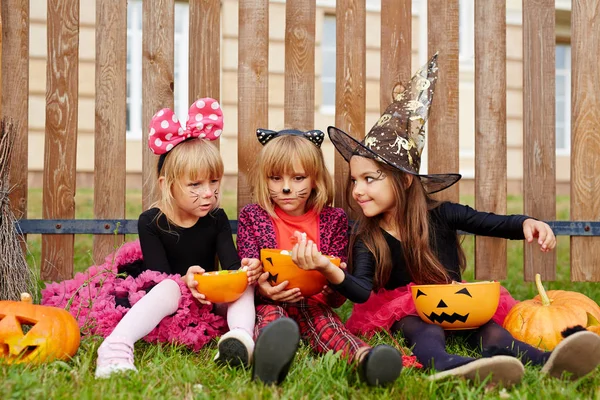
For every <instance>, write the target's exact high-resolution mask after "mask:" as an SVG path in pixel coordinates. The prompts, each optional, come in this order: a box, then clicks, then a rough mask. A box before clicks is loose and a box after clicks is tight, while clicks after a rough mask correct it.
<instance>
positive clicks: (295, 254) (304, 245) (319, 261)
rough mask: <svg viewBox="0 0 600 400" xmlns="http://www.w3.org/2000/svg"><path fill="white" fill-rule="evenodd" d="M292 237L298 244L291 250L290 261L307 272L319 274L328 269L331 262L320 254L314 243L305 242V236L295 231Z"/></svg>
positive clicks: (310, 241)
mask: <svg viewBox="0 0 600 400" xmlns="http://www.w3.org/2000/svg"><path fill="white" fill-rule="evenodd" d="M294 237H296V239H297V240H298V242H297V243H296V244H295V245H294V247H293V248H292V261H293V262H294V263H295V264H296V265H297V266H299V267H300V268H302V269H304V270H307V271H310V270H317V271H319V272H323V271H324V270H325V269H326V268H327V267H329V264H331V260H330V259H329V258H328V257H327V256H325V255H323V254H321V252H320V251H319V250H318V249H317V245H316V243H314V242H313V241H312V240H308V241H307V240H306V234H302V233H300V232H298V231H296V232H294Z"/></svg>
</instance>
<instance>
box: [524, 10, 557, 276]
mask: <svg viewBox="0 0 600 400" xmlns="http://www.w3.org/2000/svg"><path fill="white" fill-rule="evenodd" d="M554 19H555V7H554V0H536V1H525V2H523V209H524V212H525V214H527V215H531V216H532V217H535V218H538V219H542V220H553V219H555V218H556V156H555V155H556V130H555V124H556V120H555V108H554V107H555V90H556V89H555V51H556V38H555V32H554V25H555V22H554ZM524 246H525V248H524V251H523V255H524V259H525V267H524V268H525V271H524V275H525V280H527V281H533V280H534V278H535V274H536V273H539V274H541V276H542V279H543V280H546V281H549V280H554V279H555V277H556V252H551V253H542V252H541V251H540V248H539V245H538V244H537V243H535V242H534V243H532V244H525V245H524Z"/></svg>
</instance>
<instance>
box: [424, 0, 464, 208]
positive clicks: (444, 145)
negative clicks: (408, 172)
mask: <svg viewBox="0 0 600 400" xmlns="http://www.w3.org/2000/svg"><path fill="white" fill-rule="evenodd" d="M427 24H428V25H427V32H428V39H429V47H428V49H429V56H432V55H433V54H434V53H435V52H436V51H437V52H439V57H438V66H439V72H438V80H437V83H436V87H435V95H434V99H433V104H432V106H431V110H430V111H429V122H428V128H427V159H428V165H427V172H428V173H434V174H435V173H454V172H458V0H428V3H427ZM458 194H459V190H458V185H454V186H452V187H450V188H449V189H446V190H444V191H443V192H440V193H439V194H437V195H435V197H436V198H437V199H444V200H450V201H455V202H456V201H458Z"/></svg>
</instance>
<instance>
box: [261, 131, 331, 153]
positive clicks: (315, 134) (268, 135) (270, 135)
mask: <svg viewBox="0 0 600 400" xmlns="http://www.w3.org/2000/svg"><path fill="white" fill-rule="evenodd" d="M284 135H295V136H302V137H303V138H305V139H308V140H310V141H311V142H312V143H313V144H314V145H315V146H317V147H318V148H321V143H323V139H324V138H325V134H324V133H323V132H321V131H319V130H312V131H306V132H303V131H299V130H296V129H284V130H282V131H279V132H277V131H271V130H268V129H261V128H259V129H257V130H256V138H257V139H258V141H259V142H260V144H262V145H263V146H264V145H265V144H267V143H268V142H269V141H270V140H271V139H274V138H276V137H279V136H284Z"/></svg>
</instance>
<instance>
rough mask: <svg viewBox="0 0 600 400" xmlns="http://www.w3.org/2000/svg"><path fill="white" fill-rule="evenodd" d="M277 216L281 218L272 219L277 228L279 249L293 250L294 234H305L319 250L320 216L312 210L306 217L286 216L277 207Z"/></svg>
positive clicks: (276, 234)
mask: <svg viewBox="0 0 600 400" xmlns="http://www.w3.org/2000/svg"><path fill="white" fill-rule="evenodd" d="M275 214H277V216H278V217H279V218H272V220H273V225H274V226H275V236H276V239H277V246H278V248H279V249H284V250H292V247H294V246H293V244H292V241H291V238H292V236H294V232H295V231H298V232H305V233H306V236H307V240H312V241H313V242H315V243H316V244H317V248H319V216H318V215H317V213H316V212H315V211H314V210H310V211H309V212H307V213H306V214H304V215H300V216H297V217H295V216H292V215H288V214H286V213H285V212H284V211H283V210H281V209H280V208H279V207H277V206H276V207H275Z"/></svg>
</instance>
